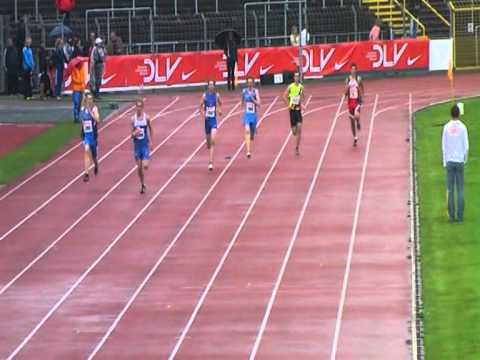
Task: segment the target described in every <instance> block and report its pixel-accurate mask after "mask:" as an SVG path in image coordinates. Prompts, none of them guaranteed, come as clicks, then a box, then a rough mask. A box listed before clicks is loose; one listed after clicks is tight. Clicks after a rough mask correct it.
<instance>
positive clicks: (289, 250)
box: [249, 96, 345, 360]
mask: <svg viewBox="0 0 480 360" xmlns="http://www.w3.org/2000/svg"><path fill="white" fill-rule="evenodd" d="M344 101H345V96H342V98H341V99H340V103H339V104H338V106H337V111H336V113H335V117H334V119H333V121H332V125H331V126H330V131H329V132H328V136H327V140H326V142H325V144H324V146H323V150H322V154H321V155H320V159H319V160H318V163H317V167H316V169H315V173H314V175H313V178H312V181H311V182H310V187H309V189H308V192H307V195H306V196H305V200H304V202H303V206H302V209H301V210H300V214H299V216H298V219H297V223H296V224H295V228H294V231H293V234H292V237H291V240H290V243H289V245H288V248H287V251H286V253H285V257H284V259H283V262H282V266H281V268H280V271H279V273H278V276H277V279H276V281H275V286H274V287H273V290H272V294H271V296H270V299H269V301H268V304H267V308H266V310H265V314H264V316H263V319H262V322H261V324H260V328H259V329H258V333H257V336H256V338H255V343H254V344H253V347H252V351H251V353H250V356H249V359H250V360H253V359H255V357H256V356H257V352H258V349H259V347H260V343H261V341H262V337H263V334H264V332H265V329H266V327H267V323H268V320H269V318H270V313H271V312H272V308H273V304H274V303H275V299H276V297H277V293H278V290H279V289H280V284H281V282H282V280H283V276H284V274H285V270H286V269H287V265H288V261H289V259H290V255H291V253H292V251H293V248H294V246H295V242H296V241H297V237H298V234H299V232H300V227H301V225H302V222H303V218H304V216H305V213H306V211H307V208H308V205H309V204H310V199H311V197H312V195H313V190H314V189H315V185H316V184H317V179H318V176H319V175H320V169H321V168H322V166H323V162H324V160H325V156H326V154H327V151H328V147H329V146H330V142H331V140H332V137H333V133H334V131H335V127H336V124H337V120H338V118H339V117H340V114H341V112H340V109H341V108H342V106H343V103H344Z"/></svg>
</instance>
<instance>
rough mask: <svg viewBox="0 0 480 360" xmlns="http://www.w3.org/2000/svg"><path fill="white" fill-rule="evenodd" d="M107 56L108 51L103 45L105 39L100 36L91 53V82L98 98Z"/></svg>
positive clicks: (94, 94)
mask: <svg viewBox="0 0 480 360" xmlns="http://www.w3.org/2000/svg"><path fill="white" fill-rule="evenodd" d="M106 58H107V52H106V50H105V48H104V46H103V40H102V39H101V38H99V37H98V38H96V39H95V47H94V48H93V50H92V54H91V55H90V82H91V84H92V90H93V96H95V98H96V99H98V98H99V97H100V89H101V87H102V78H103V72H104V70H105V61H106Z"/></svg>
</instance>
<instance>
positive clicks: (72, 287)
mask: <svg viewBox="0 0 480 360" xmlns="http://www.w3.org/2000/svg"><path fill="white" fill-rule="evenodd" d="M238 106H240V102H239V103H237V104H236V105H235V106H234V107H233V108H232V109H231V110H230V113H229V114H227V115H226V116H225V118H223V120H222V122H221V123H220V124H219V127H220V126H221V125H222V124H223V123H224V122H225V121H226V120H227V119H228V118H229V117H230V116H231V113H233V112H234V111H235V109H236V108H237V107H238ZM204 145H205V140H203V141H202V142H201V143H200V145H199V146H198V147H197V148H196V149H195V150H194V151H193V152H192V154H191V155H190V156H189V157H188V158H187V159H186V160H185V161H184V162H183V163H182V165H181V166H180V167H179V168H178V169H177V170H176V171H175V172H174V173H173V175H172V176H170V178H169V179H168V180H167V181H166V182H165V183H164V184H163V185H162V187H161V188H160V189H159V190H158V191H157V192H156V193H155V195H153V197H152V198H151V199H150V200H149V201H148V202H147V203H146V204H145V206H144V207H143V208H142V209H141V210H140V211H139V212H138V213H137V214H136V215H135V217H134V218H133V219H132V220H131V221H130V222H129V223H128V224H127V226H125V228H123V230H122V231H121V232H120V233H119V234H118V235H117V236H116V237H115V239H114V240H113V241H112V242H111V243H110V244H109V245H108V246H107V247H106V248H105V250H104V251H103V252H102V253H101V254H100V256H99V257H98V258H97V259H96V260H95V261H94V262H93V263H92V264H91V265H90V266H89V267H88V269H87V270H85V272H84V273H83V274H82V275H81V276H80V277H79V278H78V279H77V280H76V281H75V283H74V284H73V285H72V286H71V287H70V288H69V289H68V291H67V292H66V293H65V294H63V296H62V297H61V298H60V299H59V300H58V301H57V302H56V303H55V305H54V306H53V307H52V308H51V309H50V310H49V311H48V313H47V314H46V315H45V316H44V317H43V318H42V319H41V320H40V322H38V323H37V325H36V326H35V327H34V328H33V330H31V331H30V333H29V334H28V335H27V336H26V337H25V338H24V339H23V340H22V342H21V343H20V344H19V345H17V347H16V348H15V350H14V351H13V352H12V353H11V354H10V355H9V356H8V358H7V359H6V360H11V359H13V358H14V357H15V356H16V355H18V353H19V352H20V351H21V350H22V349H23V348H24V347H25V345H26V344H27V343H28V342H29V341H30V340H31V339H32V337H33V336H35V334H36V333H37V332H38V330H40V328H41V327H42V326H43V325H44V324H45V323H46V322H47V321H48V319H50V317H51V316H52V315H53V314H54V313H55V312H56V311H57V310H58V309H59V308H60V306H62V304H63V303H64V302H65V300H66V299H67V298H68V297H69V296H70V295H71V294H72V293H73V292H74V291H75V289H76V288H77V287H78V286H79V285H80V284H81V283H82V281H83V280H84V279H85V278H86V277H87V276H88V275H89V274H90V272H92V270H93V269H94V268H95V267H96V266H97V265H98V264H99V263H100V262H101V261H102V260H103V259H104V258H105V256H107V255H108V253H109V252H110V251H111V250H112V248H113V247H114V246H115V245H116V244H117V243H118V242H119V241H120V240H121V239H122V238H123V236H124V235H125V234H126V233H127V231H128V230H130V228H131V227H132V226H133V225H134V224H135V223H136V222H137V221H138V219H140V217H141V216H142V215H143V213H145V211H147V210H148V208H149V207H150V206H151V205H152V204H153V202H154V201H155V200H156V199H157V198H158V197H159V196H160V194H162V193H163V192H164V191H165V189H166V188H167V187H168V186H169V185H170V183H171V182H172V181H173V180H174V179H175V178H176V177H177V175H178V174H179V173H180V172H181V171H182V170H183V168H185V167H186V166H187V164H188V163H189V162H190V161H191V160H192V159H193V157H194V156H195V155H196V154H197V153H198V152H199V151H200V149H201V148H202V147H203V146H204Z"/></svg>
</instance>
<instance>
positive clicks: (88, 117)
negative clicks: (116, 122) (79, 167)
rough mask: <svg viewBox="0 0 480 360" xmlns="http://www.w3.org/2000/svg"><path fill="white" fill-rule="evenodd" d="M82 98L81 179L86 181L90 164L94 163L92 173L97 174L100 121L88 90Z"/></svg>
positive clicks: (88, 177)
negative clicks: (82, 172) (82, 168)
mask: <svg viewBox="0 0 480 360" xmlns="http://www.w3.org/2000/svg"><path fill="white" fill-rule="evenodd" d="M84 99H85V100H84V106H83V107H82V109H81V119H82V141H83V145H84V147H85V153H84V156H83V159H84V165H85V174H84V175H83V181H84V182H87V181H88V180H89V179H90V176H89V174H88V172H89V169H90V166H91V165H92V164H93V165H94V170H93V171H94V174H95V175H97V174H98V160H97V134H98V131H97V125H98V123H99V121H100V115H99V113H98V108H97V106H96V105H95V103H94V102H93V97H92V94H91V93H90V92H85V96H84Z"/></svg>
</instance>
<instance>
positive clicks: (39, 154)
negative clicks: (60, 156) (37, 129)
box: [0, 121, 80, 184]
mask: <svg viewBox="0 0 480 360" xmlns="http://www.w3.org/2000/svg"><path fill="white" fill-rule="evenodd" d="M75 137H77V138H78V140H80V127H79V125H78V124H73V123H72V122H71V121H69V122H62V123H59V124H56V125H54V126H52V127H51V128H49V129H47V130H45V131H44V132H42V133H41V134H40V135H38V136H36V137H34V138H33V139H31V140H30V141H28V142H27V143H25V144H23V145H22V146H20V147H18V148H17V149H15V150H13V151H11V152H9V153H8V154H5V155H4V156H2V157H0V184H9V183H11V182H13V181H15V180H16V179H17V178H18V177H19V176H22V175H23V174H25V173H26V172H28V171H29V170H30V169H32V167H34V166H35V165H38V164H40V163H42V162H45V161H47V160H49V159H50V158H51V157H52V156H54V155H55V154H56V153H57V152H58V151H59V150H60V149H61V148H62V147H63V146H65V145H66V144H68V143H69V142H71V141H72V140H73V139H74V138H75Z"/></svg>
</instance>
